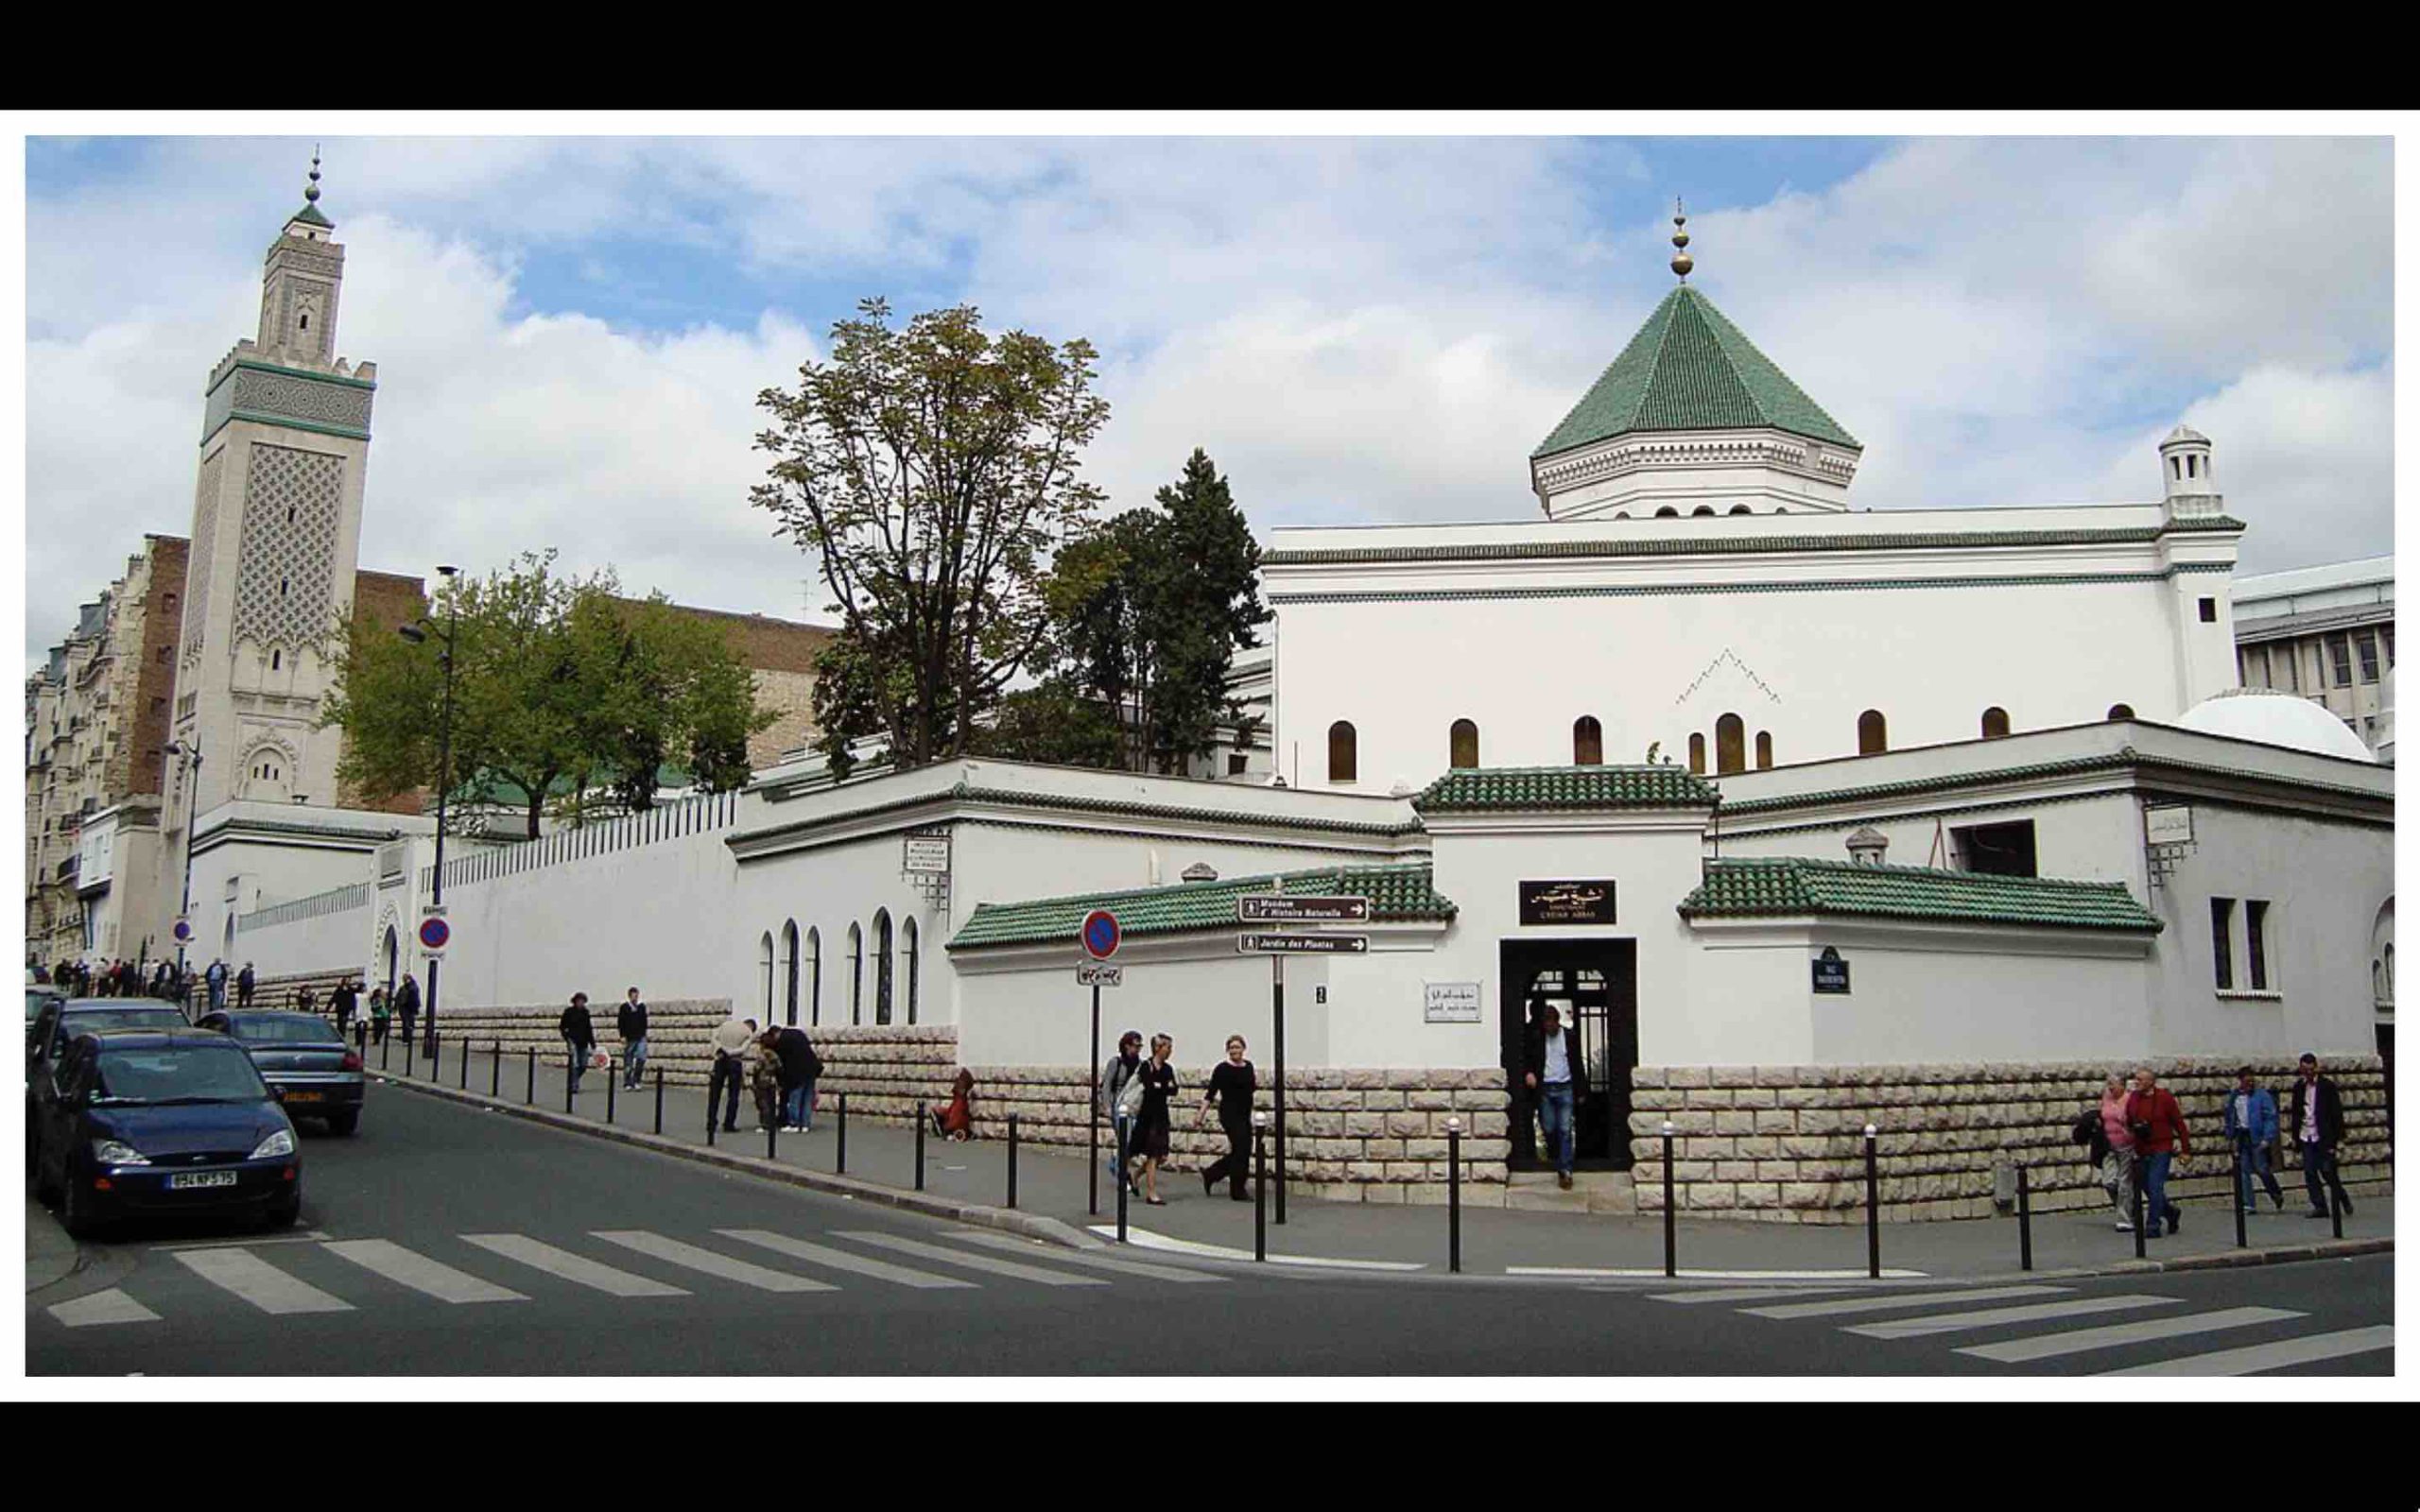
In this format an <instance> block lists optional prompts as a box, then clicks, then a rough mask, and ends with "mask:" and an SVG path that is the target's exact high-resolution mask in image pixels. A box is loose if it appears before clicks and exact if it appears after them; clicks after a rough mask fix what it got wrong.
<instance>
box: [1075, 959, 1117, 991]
mask: <svg viewBox="0 0 2420 1512" xmlns="http://www.w3.org/2000/svg"><path fill="white" fill-rule="evenodd" d="M1076 985H1077V986H1078V987H1124V986H1125V985H1126V968H1124V967H1122V966H1111V965H1109V964H1108V963H1107V962H1105V961H1086V962H1085V963H1084V964H1083V965H1081V966H1079V967H1077V968H1076Z"/></svg>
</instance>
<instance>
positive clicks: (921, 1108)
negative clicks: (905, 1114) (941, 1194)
mask: <svg viewBox="0 0 2420 1512" xmlns="http://www.w3.org/2000/svg"><path fill="white" fill-rule="evenodd" d="M916 1190H917V1191H919V1192H922V1191H924V1190H925V1105H924V1104H922V1103H918V1104H917V1105H916Z"/></svg>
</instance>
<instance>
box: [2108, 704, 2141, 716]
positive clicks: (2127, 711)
mask: <svg viewBox="0 0 2420 1512" xmlns="http://www.w3.org/2000/svg"><path fill="white" fill-rule="evenodd" d="M2109 717H2110V718H2112V719H2132V718H2134V717H2135V710H2134V706H2133V705H2131V704H2122V703H2113V704H2111V705H2110V706H2109Z"/></svg>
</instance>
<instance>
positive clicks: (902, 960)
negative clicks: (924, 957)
mask: <svg viewBox="0 0 2420 1512" xmlns="http://www.w3.org/2000/svg"><path fill="white" fill-rule="evenodd" d="M899 974H900V975H902V976H904V977H906V978H907V979H908V1022H909V1023H914V1022H916V921H915V920H914V919H901V920H900V921H899Z"/></svg>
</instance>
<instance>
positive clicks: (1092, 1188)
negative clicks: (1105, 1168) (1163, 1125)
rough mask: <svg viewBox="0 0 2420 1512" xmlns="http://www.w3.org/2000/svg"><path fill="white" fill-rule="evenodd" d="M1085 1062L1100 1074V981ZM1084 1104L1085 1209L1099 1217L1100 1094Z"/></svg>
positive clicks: (1094, 1073)
mask: <svg viewBox="0 0 2420 1512" xmlns="http://www.w3.org/2000/svg"><path fill="white" fill-rule="evenodd" d="M1084 1064H1085V1065H1087V1066H1089V1067H1091V1068H1092V1069H1091V1070H1090V1071H1088V1072H1086V1073H1085V1074H1087V1075H1091V1076H1098V1075H1099V1074H1100V985H1099V984H1098V983H1095V984H1094V985H1093V1057H1092V1059H1090V1060H1088V1061H1086V1062H1084ZM1084 1106H1085V1107H1086V1108H1090V1109H1091V1113H1090V1116H1089V1117H1088V1118H1087V1119H1086V1122H1087V1123H1089V1124H1090V1125H1092V1139H1091V1143H1090V1144H1089V1145H1088V1146H1087V1148H1088V1149H1089V1151H1090V1155H1089V1158H1088V1159H1086V1160H1085V1161H1084V1170H1085V1171H1086V1172H1087V1173H1088V1174H1089V1175H1090V1177H1091V1178H1092V1179H1091V1181H1090V1183H1089V1184H1088V1185H1087V1187H1086V1195H1085V1197H1084V1211H1086V1212H1087V1213H1090V1214H1091V1215H1092V1216H1094V1217H1096V1218H1098V1217H1099V1216H1100V1094H1099V1093H1098V1091H1095V1092H1091V1093H1089V1094H1088V1095H1086V1097H1085V1098H1084Z"/></svg>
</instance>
